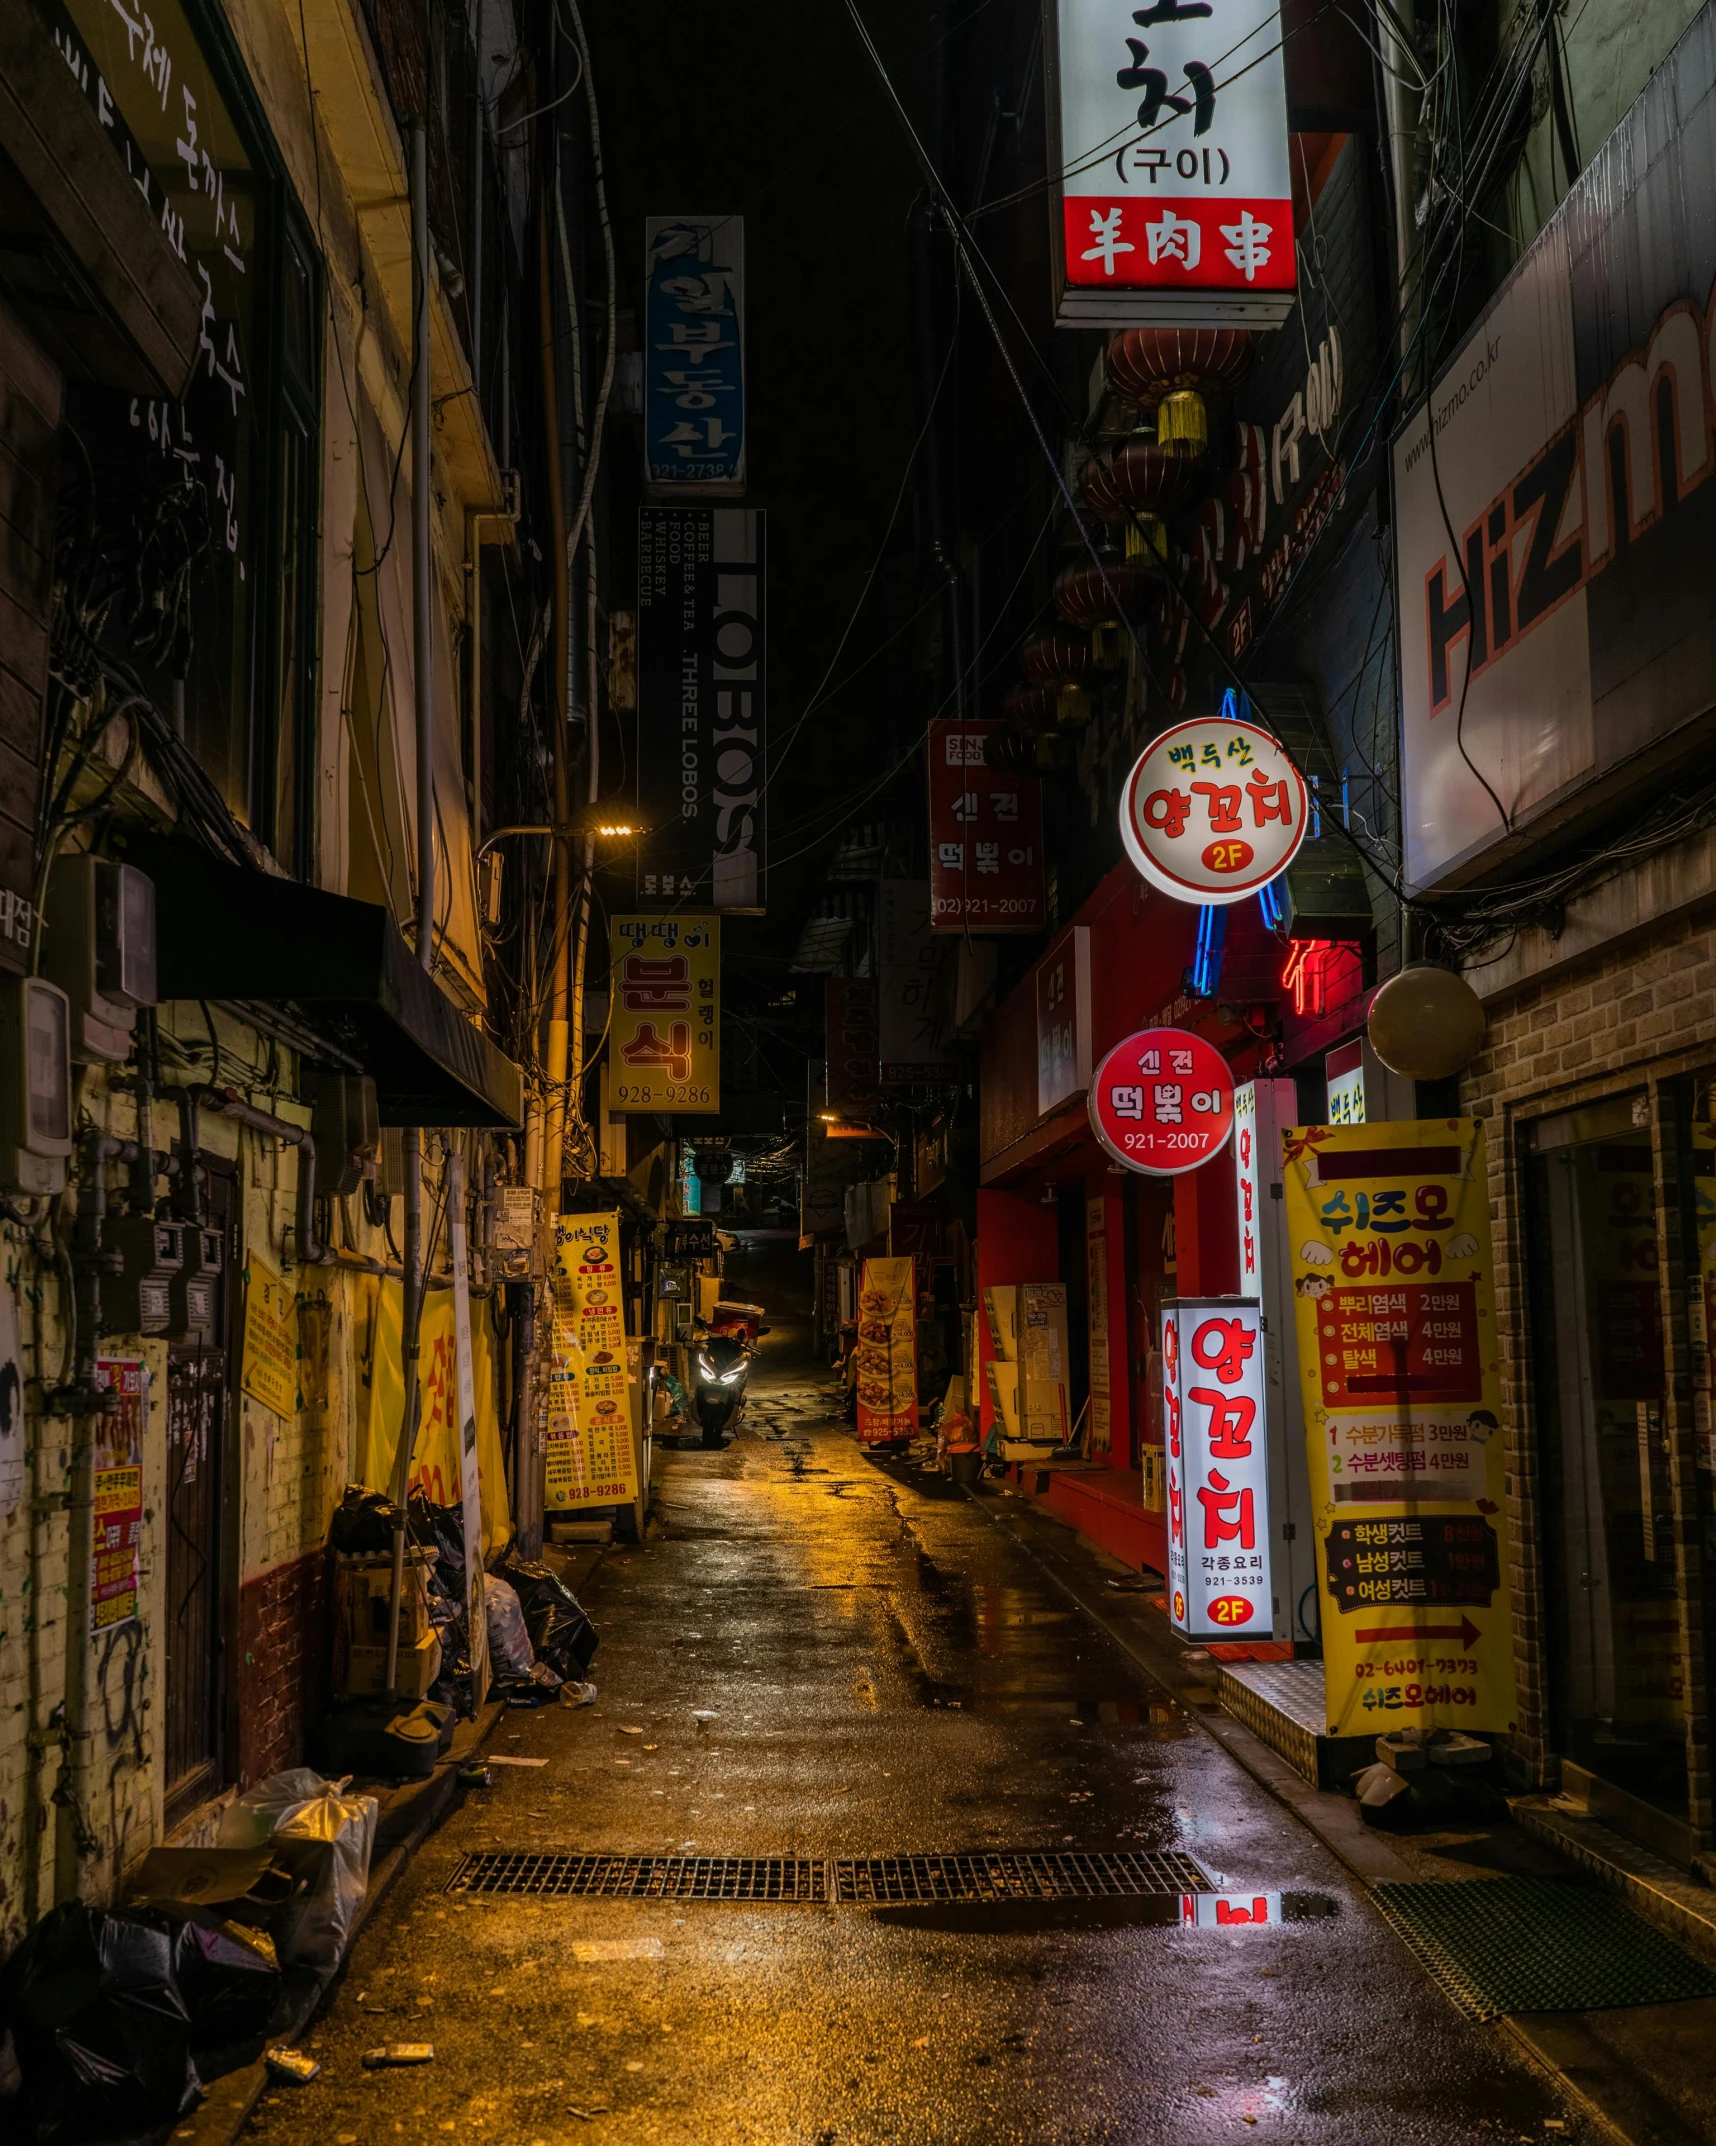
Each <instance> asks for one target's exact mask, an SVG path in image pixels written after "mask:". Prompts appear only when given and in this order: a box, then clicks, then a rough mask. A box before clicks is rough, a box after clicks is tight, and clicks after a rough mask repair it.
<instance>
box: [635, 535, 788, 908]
mask: <svg viewBox="0 0 1716 2146" xmlns="http://www.w3.org/2000/svg"><path fill="white" fill-rule="evenodd" d="M765 564H766V562H765V556H764V541H763V517H762V515H761V514H760V513H759V512H758V511H756V510H755V509H754V508H750V507H645V508H643V509H642V511H641V512H640V514H639V517H638V718H637V725H638V727H637V744H638V758H637V770H638V772H637V805H638V820H639V822H640V824H641V826H642V828H643V830H644V831H643V833H642V834H641V835H640V836H639V837H638V845H637V875H638V876H637V892H638V900H639V902H640V903H660V904H661V905H662V907H664V908H665V907H667V906H669V905H670V904H672V903H675V902H696V903H698V904H699V905H700V906H703V907H706V908H712V909H725V910H730V911H733V912H736V913H738V914H740V915H757V916H760V915H761V914H762V912H763V910H764V908H765V906H766V899H767V886H766V880H767V840H766V814H765V806H764V800H763V720H764V698H765V673H766V668H767V665H766V646H765V640H766V622H765V618H764V582H765Z"/></svg>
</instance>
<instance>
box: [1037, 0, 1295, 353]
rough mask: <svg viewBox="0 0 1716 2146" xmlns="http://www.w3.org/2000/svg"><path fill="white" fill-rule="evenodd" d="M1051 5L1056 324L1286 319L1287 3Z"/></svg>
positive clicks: (1160, 0)
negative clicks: (1284, 64) (1284, 34)
mask: <svg viewBox="0 0 1716 2146" xmlns="http://www.w3.org/2000/svg"><path fill="white" fill-rule="evenodd" d="M1047 6H1048V41H1047V46H1046V59H1047V67H1048V97H1047V102H1048V115H1049V168H1050V171H1051V172H1052V173H1053V174H1054V175H1055V176H1056V178H1057V180H1058V186H1057V192H1058V196H1059V199H1058V202H1057V204H1056V209H1055V211H1054V212H1053V213H1052V214H1051V219H1050V244H1051V246H1052V247H1053V250H1054V256H1055V281H1056V286H1057V289H1058V292H1059V308H1058V311H1057V314H1056V320H1057V323H1058V325H1060V326H1061V327H1085V328H1089V327H1128V326H1132V325H1136V324H1140V323H1160V324H1161V325H1164V326H1176V327H1211V328H1214V327H1225V326H1228V325H1230V324H1238V323H1249V324H1254V325H1259V326H1274V325H1275V324H1276V323H1278V322H1279V321H1281V320H1283V319H1285V318H1286V315H1287V314H1288V312H1289V311H1290V310H1291V307H1292V304H1293V294H1294V280H1295V276H1294V251H1293V199H1292V191H1293V190H1292V182H1291V177H1290V167H1289V164H1288V157H1287V90H1286V77H1285V74H1284V72H1283V69H1282V64H1281V46H1282V32H1281V14H1280V9H1279V6H1278V5H1277V0H1226V4H1225V5H1224V6H1223V7H1222V8H1221V10H1220V11H1219V12H1218V11H1217V10H1216V9H1215V8H1214V7H1213V6H1212V5H1211V4H1210V0H1151V4H1150V5H1148V6H1145V7H1141V8H1138V9H1136V10H1134V9H1130V8H1127V7H1125V6H1121V7H1115V6H1114V5H1112V4H1111V0H1047ZM1129 16H1130V21H1128V17H1129Z"/></svg>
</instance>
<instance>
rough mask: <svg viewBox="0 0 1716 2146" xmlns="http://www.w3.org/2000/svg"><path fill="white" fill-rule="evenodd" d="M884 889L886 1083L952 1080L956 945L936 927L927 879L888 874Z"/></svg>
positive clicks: (881, 1014) (881, 1004)
mask: <svg viewBox="0 0 1716 2146" xmlns="http://www.w3.org/2000/svg"><path fill="white" fill-rule="evenodd" d="M881 893H882V898H881V903H880V930H879V931H878V933H877V939H878V943H879V947H880V952H881V970H882V975H881V990H880V992H879V993H878V995H877V1017H878V1028H879V1037H878V1040H879V1043H880V1047H881V1077H882V1080H883V1083H884V1084H885V1085H889V1086H909V1085H911V1084H913V1083H915V1082H919V1081H939V1080H952V1079H953V1078H954V1077H955V1075H956V1073H957V1070H958V1061H957V1060H956V1059H955V1058H954V1056H953V1053H952V1051H951V1049H950V1047H949V1044H948V1028H949V1025H950V1015H951V1012H952V1007H951V1004H950V996H951V994H950V991H949V988H948V986H949V978H948V976H947V964H948V960H949V957H950V956H952V955H953V954H954V953H955V952H956V949H955V947H954V946H953V944H952V942H951V941H949V940H947V939H938V938H937V937H936V935H935V933H934V932H933V931H932V930H931V929H930V913H929V883H928V881H927V880H922V879H884V880H883V881H882V883H881Z"/></svg>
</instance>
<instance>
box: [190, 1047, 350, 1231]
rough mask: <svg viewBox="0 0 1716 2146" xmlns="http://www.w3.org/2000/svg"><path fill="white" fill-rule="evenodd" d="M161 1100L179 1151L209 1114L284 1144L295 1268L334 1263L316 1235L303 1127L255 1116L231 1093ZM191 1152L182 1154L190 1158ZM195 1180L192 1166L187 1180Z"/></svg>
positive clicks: (195, 1212) (312, 1174)
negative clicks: (292, 1185)
mask: <svg viewBox="0 0 1716 2146" xmlns="http://www.w3.org/2000/svg"><path fill="white" fill-rule="evenodd" d="M161 1092H162V1094H163V1095H164V1096H165V1097H166V1098H167V1099H168V1100H169V1101H172V1102H176V1103H177V1104H178V1106H179V1127H180V1131H179V1140H180V1145H181V1146H184V1145H185V1143H186V1142H187V1141H192V1140H195V1139H196V1138H197V1137H198V1134H197V1122H198V1116H199V1114H200V1113H201V1112H202V1111H205V1110H207V1111H210V1112H212V1113H213V1115H214V1116H215V1117H217V1118H230V1119H231V1120H232V1122H233V1123H234V1124H235V1125H244V1126H248V1127H249V1129H250V1130H251V1131H252V1132H253V1133H264V1134H266V1135H267V1136H268V1138H269V1139H271V1140H279V1141H282V1142H284V1144H285V1145H286V1146H287V1147H295V1148H296V1149H297V1150H298V1205H297V1220H296V1222H295V1223H294V1224H293V1235H294V1239H295V1242H296V1246H297V1253H298V1264H299V1265H300V1266H301V1267H329V1266H332V1265H333V1263H334V1255H333V1252H332V1250H331V1248H330V1247H329V1246H327V1245H325V1244H323V1242H322V1241H321V1239H320V1238H319V1237H318V1236H317V1234H316V1140H315V1135H314V1134H313V1133H312V1132H311V1131H310V1129H309V1127H308V1126H304V1125H294V1124H293V1123H292V1121H291V1119H290V1118H277V1117H274V1116H273V1115H272V1114H271V1113H270V1112H269V1111H266V1110H258V1109H257V1108H256V1106H255V1105H254V1104H253V1103H247V1102H246V1101H245V1100H244V1098H243V1096H241V1095H239V1094H237V1093H236V1092H235V1091H234V1090H233V1089H231V1088H213V1087H208V1086H198V1087H195V1088H164V1089H163V1090H162V1091H161ZM195 1152H196V1151H195V1149H194V1148H188V1149H187V1153H188V1154H191V1155H193V1156H194V1154H195ZM195 1175H196V1171H195V1167H194V1165H193V1166H192V1168H191V1176H192V1177H193V1178H194V1177H195ZM201 1204H202V1203H201V1198H200V1194H199V1193H198V1192H196V1191H193V1192H192V1194H191V1205H192V1213H191V1217H190V1218H191V1219H192V1220H196V1219H197V1218H198V1216H199V1215H200V1212H201Z"/></svg>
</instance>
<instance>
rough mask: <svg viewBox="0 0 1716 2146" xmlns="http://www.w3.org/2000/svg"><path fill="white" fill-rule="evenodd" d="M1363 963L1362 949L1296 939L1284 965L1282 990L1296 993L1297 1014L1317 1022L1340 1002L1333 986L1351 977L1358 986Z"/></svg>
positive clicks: (1331, 941)
mask: <svg viewBox="0 0 1716 2146" xmlns="http://www.w3.org/2000/svg"><path fill="white" fill-rule="evenodd" d="M1362 961H1363V956H1362V954H1361V953H1360V950H1359V949H1358V948H1357V947H1356V946H1352V945H1349V944H1348V943H1347V942H1346V941H1345V940H1337V939H1295V940H1293V941H1292V942H1291V944H1290V945H1289V946H1288V949H1287V959H1286V960H1285V961H1284V962H1283V963H1282V966H1281V988H1282V990H1283V991H1290V992H1291V993H1292V994H1293V1011H1294V1012H1295V1013H1296V1014H1299V1015H1300V1016H1301V1017H1303V1016H1305V1015H1309V1017H1310V1018H1311V1019H1312V1020H1313V1021H1315V1020H1318V1019H1320V1018H1321V1017H1322V1015H1324V1014H1325V1013H1327V1012H1328V1010H1329V1007H1330V1005H1331V1004H1332V1003H1338V1002H1339V998H1338V994H1337V993H1336V992H1335V991H1334V990H1333V989H1331V987H1332V986H1334V985H1337V984H1339V983H1340V982H1342V981H1344V980H1347V979H1349V978H1350V980H1351V981H1352V982H1353V983H1354V984H1355V985H1356V983H1357V982H1358V979H1359V978H1360V977H1361V976H1362V975H1363V973H1364V970H1363V967H1362ZM1349 995H1350V994H1349Z"/></svg>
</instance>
